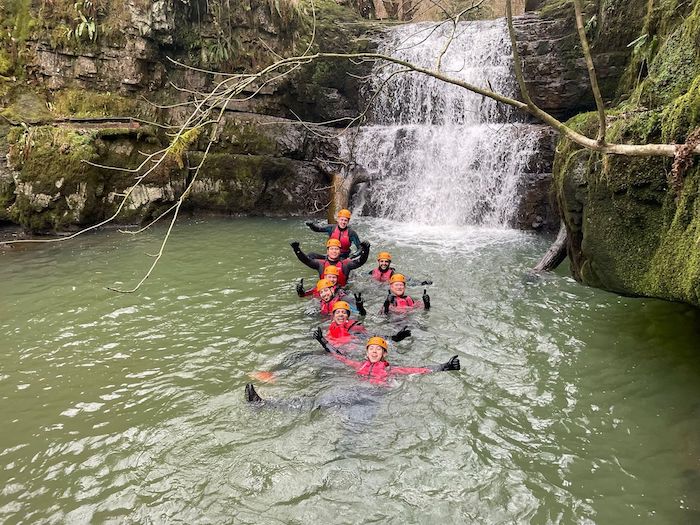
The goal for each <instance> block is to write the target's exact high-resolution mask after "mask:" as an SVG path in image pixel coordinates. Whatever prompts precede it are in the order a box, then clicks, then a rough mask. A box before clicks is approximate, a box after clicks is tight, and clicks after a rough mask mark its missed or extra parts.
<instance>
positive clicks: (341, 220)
mask: <svg viewBox="0 0 700 525" xmlns="http://www.w3.org/2000/svg"><path fill="white" fill-rule="evenodd" d="M349 222H350V219H348V218H347V217H338V226H339V227H340V229H341V230H343V229H345V228H347V227H348V223H349Z"/></svg>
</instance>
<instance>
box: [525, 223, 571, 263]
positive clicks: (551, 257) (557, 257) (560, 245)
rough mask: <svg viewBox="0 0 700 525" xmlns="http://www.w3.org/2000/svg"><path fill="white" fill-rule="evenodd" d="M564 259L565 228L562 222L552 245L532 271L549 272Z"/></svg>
mask: <svg viewBox="0 0 700 525" xmlns="http://www.w3.org/2000/svg"><path fill="white" fill-rule="evenodd" d="M564 259H566V226H565V225H564V221H562V223H561V226H560V227H559V233H558V234H557V238H556V239H555V240H554V242H553V243H552V245H551V246H550V247H549V250H547V253H545V254H544V256H543V257H542V259H540V262H538V263H537V265H536V266H535V267H534V268H533V269H532V270H533V271H534V272H549V271H552V270H554V269H555V268H556V267H557V266H559V265H560V264H561V263H562V262H563V261H564Z"/></svg>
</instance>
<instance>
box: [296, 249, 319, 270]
mask: <svg viewBox="0 0 700 525" xmlns="http://www.w3.org/2000/svg"><path fill="white" fill-rule="evenodd" d="M294 255H296V256H297V259H299V260H300V261H301V262H302V263H304V264H305V265H306V266H308V267H309V268H313V269H314V270H316V271H317V272H319V274H320V273H321V270H322V269H323V262H320V259H309V257H308V256H307V255H306V254H305V253H304V252H302V251H301V248H297V249H296V250H294Z"/></svg>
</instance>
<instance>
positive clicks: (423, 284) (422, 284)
mask: <svg viewBox="0 0 700 525" xmlns="http://www.w3.org/2000/svg"><path fill="white" fill-rule="evenodd" d="M420 284H421V286H425V285H428V284H433V281H430V280H426V281H422V282H421V283H420Z"/></svg>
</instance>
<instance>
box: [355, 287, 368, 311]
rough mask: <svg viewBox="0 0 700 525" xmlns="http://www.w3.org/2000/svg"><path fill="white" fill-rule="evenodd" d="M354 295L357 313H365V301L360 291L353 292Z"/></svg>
mask: <svg viewBox="0 0 700 525" xmlns="http://www.w3.org/2000/svg"><path fill="white" fill-rule="evenodd" d="M353 295H354V296H355V306H357V313H358V314H360V315H367V310H365V301H364V299H362V292H358V293H354V294H353Z"/></svg>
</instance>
